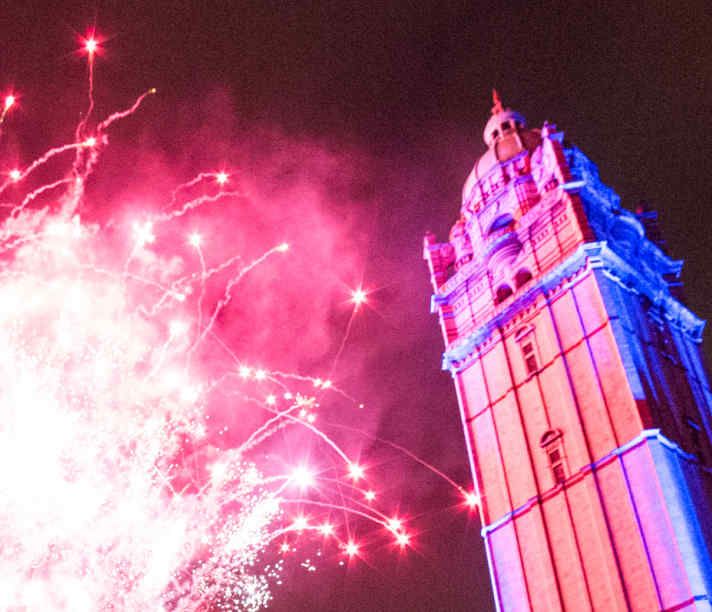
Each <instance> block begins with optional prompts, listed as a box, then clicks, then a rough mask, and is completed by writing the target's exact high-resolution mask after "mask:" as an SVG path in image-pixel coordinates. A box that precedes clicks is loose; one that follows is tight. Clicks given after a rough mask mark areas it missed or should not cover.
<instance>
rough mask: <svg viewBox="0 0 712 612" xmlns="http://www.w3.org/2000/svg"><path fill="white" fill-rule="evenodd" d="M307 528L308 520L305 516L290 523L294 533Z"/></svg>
mask: <svg viewBox="0 0 712 612" xmlns="http://www.w3.org/2000/svg"><path fill="white" fill-rule="evenodd" d="M308 527H309V519H308V518H307V517H306V516H298V517H296V518H295V519H294V520H293V521H292V529H294V531H304V530H305V529H307V528H308Z"/></svg>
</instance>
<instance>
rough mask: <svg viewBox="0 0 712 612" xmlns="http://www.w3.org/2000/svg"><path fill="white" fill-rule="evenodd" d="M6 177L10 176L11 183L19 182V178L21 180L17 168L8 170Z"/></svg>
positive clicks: (20, 174)
mask: <svg viewBox="0 0 712 612" xmlns="http://www.w3.org/2000/svg"><path fill="white" fill-rule="evenodd" d="M8 175H9V176H10V180H11V181H13V182H16V181H19V180H20V178H22V172H20V171H19V170H18V169H17V168H14V169H12V170H10V172H9V173H8Z"/></svg>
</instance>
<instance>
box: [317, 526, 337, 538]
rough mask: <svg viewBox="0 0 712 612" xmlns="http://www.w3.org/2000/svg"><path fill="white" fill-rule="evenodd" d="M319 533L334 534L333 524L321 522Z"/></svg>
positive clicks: (324, 534)
mask: <svg viewBox="0 0 712 612" xmlns="http://www.w3.org/2000/svg"><path fill="white" fill-rule="evenodd" d="M319 533H321V535H323V536H325V537H326V536H330V535H333V534H334V526H333V525H332V524H331V523H323V524H322V525H319Z"/></svg>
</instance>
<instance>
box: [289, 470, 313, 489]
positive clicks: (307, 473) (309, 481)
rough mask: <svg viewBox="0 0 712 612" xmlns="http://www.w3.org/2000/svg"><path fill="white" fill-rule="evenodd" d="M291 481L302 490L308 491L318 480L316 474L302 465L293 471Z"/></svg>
mask: <svg viewBox="0 0 712 612" xmlns="http://www.w3.org/2000/svg"><path fill="white" fill-rule="evenodd" d="M290 480H291V481H292V482H293V483H294V484H296V485H297V486H298V487H299V488H300V489H306V488H308V487H312V486H314V483H315V482H316V479H315V477H314V473H313V472H312V471H311V470H310V469H309V468H308V467H306V466H303V465H300V466H299V467H296V468H294V470H292V475H291V476H290Z"/></svg>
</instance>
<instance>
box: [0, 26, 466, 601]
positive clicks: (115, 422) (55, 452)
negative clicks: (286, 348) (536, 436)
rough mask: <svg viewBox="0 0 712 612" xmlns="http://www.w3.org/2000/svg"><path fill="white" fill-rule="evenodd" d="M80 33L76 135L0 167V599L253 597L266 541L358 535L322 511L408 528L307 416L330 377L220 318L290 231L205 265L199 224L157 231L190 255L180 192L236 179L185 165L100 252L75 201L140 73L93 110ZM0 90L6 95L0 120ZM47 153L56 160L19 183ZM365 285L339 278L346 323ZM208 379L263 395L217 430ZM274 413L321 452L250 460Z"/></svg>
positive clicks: (265, 569)
mask: <svg viewBox="0 0 712 612" xmlns="http://www.w3.org/2000/svg"><path fill="white" fill-rule="evenodd" d="M83 49H84V51H85V53H86V55H87V57H88V63H89V106H88V110H87V112H85V113H84V114H83V118H82V120H81V122H80V123H79V125H78V126H77V128H76V131H75V136H76V138H75V141H74V142H71V143H69V144H65V145H60V146H57V147H54V148H51V149H49V150H48V151H47V152H46V153H45V154H44V155H42V156H41V157H39V158H38V159H36V160H34V161H32V162H30V163H28V164H26V165H22V166H21V167H20V168H14V169H9V170H6V171H5V172H6V179H5V180H4V181H3V182H0V195H4V193H5V192H6V191H8V188H9V187H10V186H11V185H12V187H13V190H14V191H13V193H14V194H20V195H16V196H13V197H17V198H18V199H17V200H15V201H13V202H8V203H7V204H6V207H7V208H9V212H8V213H7V215H6V218H5V221H4V223H3V224H2V226H0V253H2V259H0V380H1V381H2V384H0V415H1V416H0V461H2V464H3V466H4V468H3V470H2V471H0V576H2V582H1V583H0V609H15V608H17V609H25V608H27V609H32V610H35V609H37V610H49V609H64V610H72V611H81V610H87V611H89V610H100V609H127V610H166V611H168V610H186V611H187V610H198V609H200V610H204V609H220V610H257V609H260V608H262V607H264V606H265V605H267V603H268V602H269V600H270V597H271V595H270V585H271V584H272V583H273V582H275V581H277V580H278V578H279V575H280V571H281V567H282V562H281V561H277V562H268V561H267V560H266V559H268V558H269V557H270V554H267V553H273V555H274V554H280V553H281V554H287V553H291V552H293V551H294V550H295V549H296V544H295V542H296V540H297V539H298V538H302V537H309V534H312V537H313V536H316V535H319V536H320V537H322V538H325V539H329V540H332V541H333V546H334V549H335V551H338V552H339V553H340V554H341V555H343V556H346V557H349V558H351V557H358V556H359V555H360V554H361V546H360V544H359V543H358V542H357V541H355V540H354V539H352V538H351V537H350V536H347V535H346V534H347V533H349V530H348V529H344V525H343V524H339V522H337V521H335V520H332V518H331V516H330V515H331V513H338V514H339V515H340V516H344V517H345V518H344V519H342V523H343V521H346V520H349V517H356V519H357V520H360V521H366V522H367V523H369V524H370V525H371V526H373V528H374V529H375V530H377V531H378V532H379V533H380V534H381V536H382V537H383V538H390V541H392V542H393V543H394V544H396V545H398V546H399V547H401V548H404V547H407V546H409V545H410V544H411V536H410V535H409V534H408V533H407V531H406V522H405V521H404V519H403V518H397V517H392V518H389V515H388V514H386V513H384V511H381V510H379V509H377V508H376V507H375V502H376V499H377V497H378V496H377V492H376V490H374V489H372V488H370V486H369V485H368V480H369V479H368V477H367V475H366V471H365V470H364V468H363V466H361V465H360V464H358V463H356V462H355V461H353V460H352V459H351V458H350V457H349V456H348V455H347V454H346V453H345V452H344V451H343V450H342V449H341V448H340V446H339V445H338V444H337V443H336V442H335V441H334V440H333V439H331V438H330V437H329V436H327V435H326V433H324V432H323V431H322V430H320V429H318V428H317V427H316V426H315V424H314V423H315V421H316V420H317V417H318V413H319V411H320V409H321V402H323V401H325V400H328V397H329V396H328V394H329V393H340V391H339V390H338V389H337V388H336V387H335V386H334V385H333V383H332V381H331V374H332V373H333V368H332V372H330V374H329V377H327V378H324V379H322V378H316V377H315V378H310V377H303V376H296V375H289V374H284V373H280V372H274V371H271V370H270V369H269V368H267V367H263V366H255V365H254V364H251V363H250V361H249V360H243V358H242V356H238V355H236V354H235V353H234V351H233V350H232V349H231V347H230V346H228V345H226V343H225V342H224V341H223V340H222V339H221V338H220V334H219V330H218V329H217V321H218V319H219V317H220V315H221V314H222V313H223V312H224V310H225V308H226V306H227V305H228V303H229V302H230V300H231V299H232V296H233V294H234V292H235V290H236V287H238V286H239V283H240V282H241V281H242V280H243V278H244V277H245V276H246V275H248V274H250V273H251V272H252V271H253V270H255V269H259V267H260V266H261V265H262V264H263V263H264V262H265V261H267V260H268V259H270V258H273V257H281V256H285V255H284V254H285V253H286V252H287V251H288V250H289V244H288V243H287V242H283V243H280V244H277V245H274V246H271V247H268V248H266V250H265V251H264V252H263V254H262V255H260V256H259V257H257V258H256V259H254V260H253V261H250V262H247V263H245V262H244V261H243V260H242V259H241V258H240V257H239V254H237V253H235V254H234V255H233V256H230V257H227V258H226V259H224V260H223V261H220V262H219V263H217V264H213V265H208V263H207V261H206V255H205V253H209V249H210V245H209V243H208V240H207V239H206V236H205V235H204V234H203V233H201V232H198V231H195V230H194V231H190V232H189V233H187V234H186V235H185V236H184V238H183V240H182V243H181V245H177V246H176V250H177V251H180V250H181V249H185V248H186V247H187V248H189V249H192V252H193V256H192V259H191V260H190V261H197V263H196V266H197V268H196V269H190V268H189V267H188V263H187V262H188V261H189V260H188V259H187V258H186V256H185V255H183V256H180V255H178V254H176V253H173V252H171V250H172V249H171V244H170V242H167V239H164V236H165V235H166V234H169V233H170V230H169V229H168V228H170V226H171V225H172V224H175V223H177V222H182V221H184V220H185V219H186V218H188V219H189V218H190V215H191V213H192V212H193V211H195V210H196V209H198V208H201V207H203V206H208V205H211V204H215V203H216V202H226V201H229V198H231V197H235V196H236V194H238V193H239V192H237V191H228V190H226V189H224V188H225V187H226V185H227V184H228V183H230V184H231V185H232V184H234V183H235V180H233V179H231V178H230V177H229V175H228V173H227V172H225V171H224V170H220V171H215V172H202V173H200V174H198V175H197V176H196V177H195V178H193V179H191V180H189V181H187V182H185V183H183V184H181V185H179V186H178V187H176V188H175V189H174V190H173V192H172V194H171V195H170V198H168V204H167V205H166V206H164V207H163V208H162V209H161V210H160V211H134V212H135V219H136V220H135V221H134V222H133V224H132V225H131V227H130V228H129V229H128V231H127V232H126V236H125V239H124V240H123V242H122V244H123V249H124V250H123V256H122V257H119V256H118V254H117V252H116V251H115V250H114V249H108V251H109V252H107V248H106V246H105V242H106V240H105V238H106V234H107V232H108V231H109V230H108V229H107V228H105V227H101V226H99V225H96V224H93V223H89V222H87V221H85V220H84V219H83V218H82V217H81V216H80V211H81V210H82V209H83V207H86V206H87V203H86V202H85V197H86V196H85V189H84V188H85V185H86V182H87V181H88V179H89V178H90V177H91V176H92V174H93V173H94V172H95V171H96V169H97V164H98V162H99V159H100V156H101V152H102V150H103V149H104V148H105V147H106V146H108V135H109V130H110V128H111V126H112V124H114V123H115V122H116V121H118V120H120V119H123V118H125V117H128V116H130V115H132V114H133V113H135V112H137V111H138V110H139V108H140V106H141V104H142V103H143V102H144V100H145V98H146V97H147V96H148V95H150V94H154V93H155V89H150V90H148V91H147V92H146V93H144V94H143V95H141V96H139V97H138V99H137V100H136V101H135V103H134V104H132V105H131V106H130V107H128V108H127V109H126V110H124V111H119V112H116V113H113V114H112V115H110V116H109V117H108V118H106V119H104V120H103V121H96V122H94V124H92V122H91V119H90V116H91V113H92V111H93V107H94V102H93V98H92V96H93V70H94V61H93V60H94V59H95V55H96V54H97V52H98V51H99V49H100V47H99V43H98V41H97V39H96V38H95V37H94V36H91V37H88V38H87V39H85V40H84V41H83ZM14 103H15V97H14V96H12V95H8V96H7V97H6V98H5V103H4V110H3V112H2V116H1V118H0V125H1V124H2V122H3V121H4V120H5V117H6V115H7V113H8V111H9V110H10V108H11V107H12V106H13V104H14ZM92 126H93V127H92ZM65 154H71V155H72V156H73V157H72V158H69V159H68V160H67V168H66V174H65V175H63V176H59V177H58V178H56V179H55V180H53V181H51V182H49V183H46V184H44V185H41V186H38V187H33V188H31V189H30V188H28V190H27V191H26V192H22V187H23V185H24V181H25V179H27V177H28V176H30V175H32V174H33V173H34V172H35V171H36V170H37V169H38V168H40V167H41V166H44V165H45V164H46V163H47V162H48V161H49V160H50V159H54V158H55V157H60V156H63V155H65ZM201 187H205V191H204V192H203V193H200V194H198V195H195V193H194V190H195V189H196V188H201ZM60 188H63V189H64V191H60ZM186 194H190V195H186ZM5 197H7V196H5ZM39 201H41V202H42V207H35V206H34V205H35V204H36V203H37V202H39ZM112 244H113V243H112ZM159 247H160V248H159ZM154 249H155V250H154ZM176 259H180V261H181V262H182V264H184V265H175V261H176ZM216 283H219V287H216ZM211 296H212V297H211ZM215 296H217V297H215ZM366 298H367V294H366V292H365V291H364V290H363V289H361V288H359V289H357V290H356V291H354V292H353V295H352V302H353V304H354V307H353V312H352V314H351V318H350V319H349V325H348V329H350V325H351V321H352V320H353V316H354V313H355V311H356V310H357V309H358V307H359V306H360V305H362V304H363V303H364V302H365V301H366ZM348 329H347V332H346V335H345V337H344V341H343V342H342V345H341V348H340V349H339V352H338V354H337V359H338V356H339V355H340V354H341V351H342V350H343V345H344V344H345V342H346V338H347V337H348ZM215 354H219V355H220V356H221V358H222V359H221V360H218V359H214V358H212V357H211V356H213V355H215ZM226 355H227V356H228V357H229V359H228V361H227V362H226V361H225V356H226ZM215 364H218V365H215ZM223 364H226V365H223ZM288 385H289V386H288ZM219 394H220V395H221V397H232V398H237V399H236V400H235V402H234V404H233V405H232V409H233V410H245V411H247V410H249V411H250V414H251V415H253V414H254V413H255V411H257V412H258V413H259V414H262V415H264V418H263V419H262V421H261V422H260V423H259V424H258V425H257V427H256V428H255V429H254V430H253V431H251V432H250V433H249V435H247V436H244V437H243V439H241V440H240V441H239V442H237V443H235V444H234V445H232V446H230V445H226V444H224V443H223V442H222V440H224V439H225V436H223V434H225V433H226V431H225V428H224V427H223V428H221V427H220V426H219V425H217V424H214V423H213V422H211V420H210V410H209V407H210V405H211V402H213V401H215V400H214V398H215V397H216V396H217V395H219ZM325 394H326V395H325ZM359 407H362V405H359ZM290 429H301V430H303V431H306V432H308V433H309V434H310V435H312V436H314V438H315V439H316V440H317V441H318V442H319V444H320V445H321V447H322V452H323V453H324V455H325V456H328V461H326V462H324V465H321V464H320V463H319V458H318V457H309V460H310V463H306V459H307V458H306V457H305V458H303V459H301V460H298V461H297V462H293V465H292V466H291V467H289V466H285V462H284V461H282V460H276V459H272V460H271V461H265V459H264V456H263V455H260V454H259V452H258V451H259V450H260V448H261V447H262V446H264V445H268V446H269V445H271V446H270V449H271V455H270V456H273V455H274V449H275V446H276V445H275V443H274V437H275V434H276V433H277V432H280V435H281V433H282V432H285V431H289V430H290ZM221 436H222V438H221ZM277 449H278V446H277ZM312 462H313V463H312ZM334 482H336V483H338V486H335V485H334ZM458 489H459V487H458ZM310 508H311V509H312V510H313V513H312V514H310V513H308V512H307V511H306V510H307V509H310ZM273 555H272V556H273ZM313 567H314V566H313V565H311V564H309V570H310V571H312V570H313Z"/></svg>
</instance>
